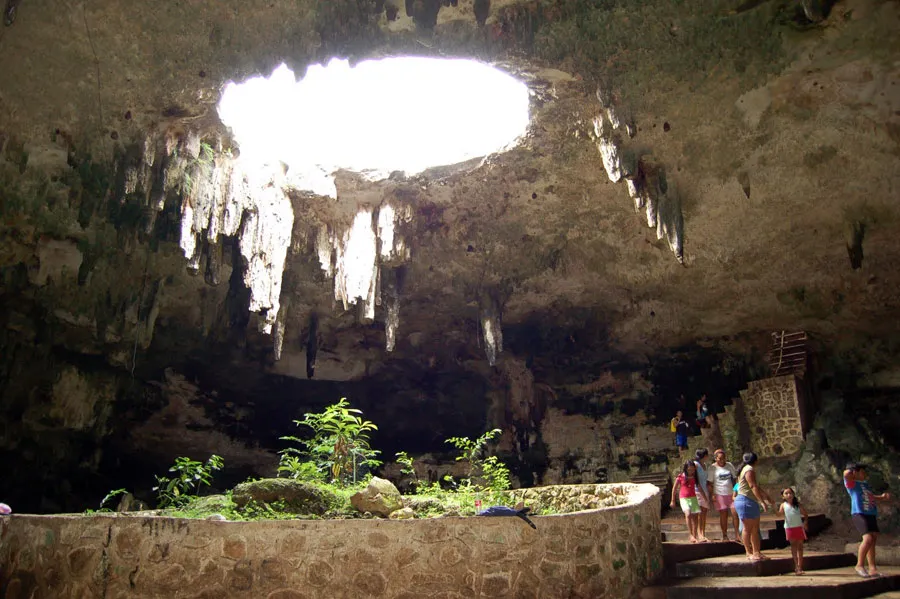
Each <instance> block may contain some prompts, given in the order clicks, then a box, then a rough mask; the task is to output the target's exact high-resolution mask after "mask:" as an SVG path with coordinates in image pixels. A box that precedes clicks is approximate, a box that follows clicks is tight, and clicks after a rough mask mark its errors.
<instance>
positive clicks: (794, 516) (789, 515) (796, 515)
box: [784, 503, 803, 528]
mask: <svg viewBox="0 0 900 599" xmlns="http://www.w3.org/2000/svg"><path fill="white" fill-rule="evenodd" d="M798 526H803V515H802V514H801V513H800V508H798V507H794V506H792V505H791V504H789V503H785V504H784V527H785V528H797V527H798Z"/></svg>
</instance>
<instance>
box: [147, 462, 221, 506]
mask: <svg viewBox="0 0 900 599" xmlns="http://www.w3.org/2000/svg"><path fill="white" fill-rule="evenodd" d="M223 464H224V460H222V458H221V457H219V456H217V455H215V454H213V455H211V456H209V459H208V460H206V463H203V462H197V461H194V460H192V459H191V458H185V457H181V458H175V464H174V465H173V466H172V467H171V468H169V472H173V473H175V476H174V477H171V478H170V477H168V476H157V477H156V486H155V487H153V490H154V491H156V495H157V499H158V501H159V505H160V507H168V506H173V505H181V504H184V503H187V501H188V500H189V499H191V498H192V497H193V496H194V495H196V494H197V493H199V492H200V486H201V485H206V486H207V487H208V486H209V485H210V483H211V482H212V475H213V472H215V471H217V470H221V469H222V466H223Z"/></svg>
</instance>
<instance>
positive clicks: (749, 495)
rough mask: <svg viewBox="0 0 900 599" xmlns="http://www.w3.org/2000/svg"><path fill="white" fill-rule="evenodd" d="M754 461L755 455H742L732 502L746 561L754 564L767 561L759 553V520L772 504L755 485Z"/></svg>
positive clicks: (767, 496)
mask: <svg viewBox="0 0 900 599" xmlns="http://www.w3.org/2000/svg"><path fill="white" fill-rule="evenodd" d="M756 460H757V456H756V454H755V453H753V452H749V453H745V454H744V463H743V465H742V466H741V469H740V471H739V472H738V482H737V487H738V490H737V496H736V497H735V500H734V508H735V510H736V511H737V514H738V517H739V518H740V519H741V524H742V525H743V528H744V530H743V531H741V538H742V539H743V541H744V549H745V550H746V551H747V559H749V560H750V561H754V562H757V561H760V560H763V559H768V558H767V557H765V556H764V555H763V554H762V553H760V544H761V539H760V537H759V518H760V516H761V515H762V512H763V511H767V510H768V509H769V505H770V504H771V503H772V499H771V498H770V497H769V495H768V494H767V493H766V492H765V491H763V490H762V489H761V488H760V487H759V485H757V482H756V472H755V470H754V464H756Z"/></svg>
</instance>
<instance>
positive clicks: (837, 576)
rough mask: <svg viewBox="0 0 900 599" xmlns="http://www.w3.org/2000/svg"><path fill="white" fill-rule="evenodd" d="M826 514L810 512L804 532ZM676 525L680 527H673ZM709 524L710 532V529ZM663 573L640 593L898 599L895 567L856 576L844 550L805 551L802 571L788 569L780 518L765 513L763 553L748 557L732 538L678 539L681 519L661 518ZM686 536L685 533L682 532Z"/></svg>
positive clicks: (685, 597) (733, 598)
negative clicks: (757, 557) (875, 575)
mask: <svg viewBox="0 0 900 599" xmlns="http://www.w3.org/2000/svg"><path fill="white" fill-rule="evenodd" d="M827 523H828V522H827V520H826V518H825V517H824V515H822V514H811V515H810V536H813V535H815V534H816V533H818V532H820V531H821V530H822V529H823V528H824V527H825V526H826V525H827ZM679 526H680V528H679ZM713 529H715V533H713ZM661 530H662V534H663V560H664V562H665V579H664V580H663V581H661V582H660V584H658V585H657V586H654V587H648V588H645V589H643V591H642V592H641V598H642V599H720V598H721V599H751V598H752V599H759V598H760V597H765V596H767V597H770V598H772V599H777V598H779V597H784V598H786V599H858V598H862V597H877V598H879V599H900V568H898V567H883V568H879V570H880V571H881V573H882V577H880V578H860V577H859V576H858V575H857V574H856V572H855V571H854V569H853V566H854V565H855V564H856V556H854V555H853V554H850V553H828V552H809V551H808V552H806V555H805V556H804V566H803V567H804V569H805V570H806V572H807V573H806V574H805V575H803V576H797V575H795V574H794V565H793V560H792V559H791V552H790V549H789V548H787V547H786V545H787V542H786V541H785V539H784V521H783V520H782V519H779V518H777V517H775V516H772V515H769V514H767V515H765V516H764V517H763V519H762V522H761V523H760V531H761V533H762V536H763V541H762V547H763V551H764V553H765V555H767V556H768V557H769V559H767V560H764V561H761V562H750V561H748V560H747V558H746V555H745V553H744V548H743V547H742V546H740V545H739V544H737V543H734V542H710V543H688V542H684V541H682V540H681V536H680V533H683V531H684V521H683V519H681V518H679V516H678V515H676V514H673V515H670V516H668V517H666V518H664V519H663V521H662V523H661ZM713 534H716V535H717V536H721V532H720V531H719V523H718V520H717V519H716V521H715V522H712V521H710V522H708V523H707V531H706V536H707V537H709V538H712V537H713ZM685 536H686V535H685Z"/></svg>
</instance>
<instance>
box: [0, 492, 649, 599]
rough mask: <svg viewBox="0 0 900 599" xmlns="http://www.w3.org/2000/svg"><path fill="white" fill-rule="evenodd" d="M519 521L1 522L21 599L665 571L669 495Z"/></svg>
mask: <svg viewBox="0 0 900 599" xmlns="http://www.w3.org/2000/svg"><path fill="white" fill-rule="evenodd" d="M609 487H616V488H617V489H619V492H618V493H615V492H614V493H613V494H624V495H625V496H626V497H627V499H628V503H627V504H625V505H621V506H616V507H609V508H600V509H596V510H589V511H581V512H575V513H572V514H563V515H554V516H537V517H534V518H533V520H534V522H535V524H536V525H537V530H532V529H531V528H530V527H528V526H527V525H526V524H525V523H524V522H522V521H521V520H520V519H519V518H484V517H471V518H439V519H428V520H406V521H391V520H341V521H335V520H323V521H298V520H291V521H266V522H216V521H207V520H183V519H176V518H156V517H149V518H148V517H135V516H125V515H119V516H116V515H108V516H107V515H103V516H28V515H14V516H12V517H7V518H3V519H2V520H0V522H2V523H0V539H2V542H0V590H2V596H3V597H6V598H7V599H20V598H21V599H29V598H54V597H70V598H78V599H87V598H93V597H97V598H101V597H102V598H104V599H124V598H126V597H127V598H142V597H146V598H151V597H153V598H156V597H165V598H166V599H181V598H189V599H221V598H226V597H227V598H231V597H234V598H242V599H244V598H246V599H314V598H322V599H325V598H327V599H344V598H346V599H350V598H353V599H356V598H369V597H385V598H391V599H419V598H423V597H434V598H437V597H441V598H448V599H449V598H452V597H515V598H525V597H533V598H540V599H553V598H557V597H559V598H562V597H566V598H570V597H585V598H587V597H591V598H609V599H627V598H628V597H632V596H635V595H636V593H637V590H638V589H639V588H640V587H641V586H642V585H643V584H645V583H646V582H647V581H649V580H651V579H653V578H655V577H656V576H657V574H658V573H659V572H660V570H661V568H662V546H661V542H660V526H659V498H658V496H657V494H658V492H659V491H658V490H657V488H656V487H654V486H652V485H629V484H624V485H609Z"/></svg>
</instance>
